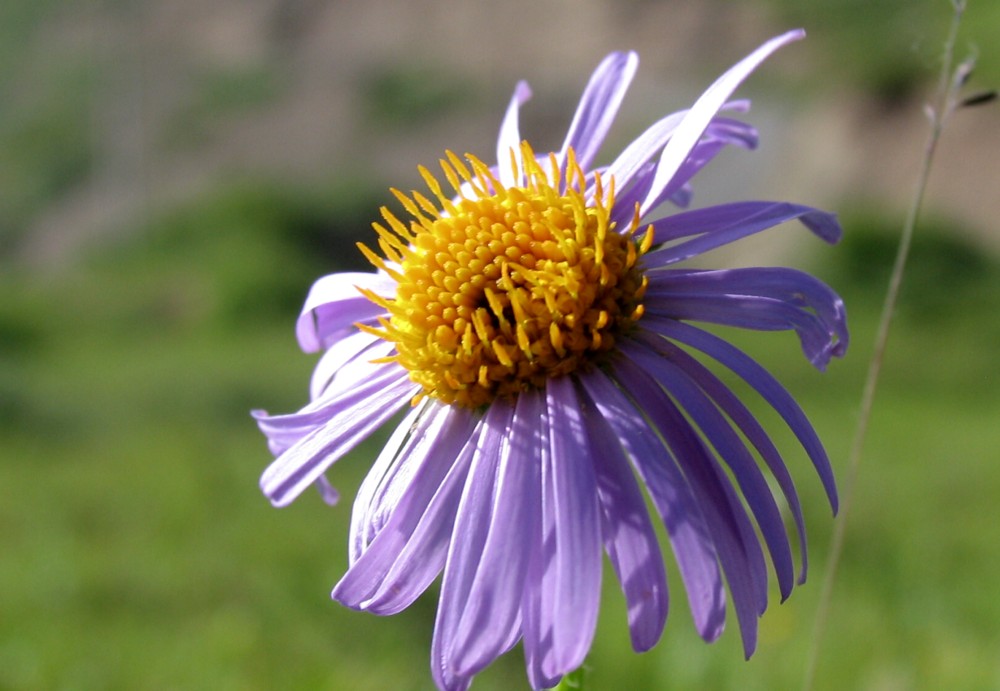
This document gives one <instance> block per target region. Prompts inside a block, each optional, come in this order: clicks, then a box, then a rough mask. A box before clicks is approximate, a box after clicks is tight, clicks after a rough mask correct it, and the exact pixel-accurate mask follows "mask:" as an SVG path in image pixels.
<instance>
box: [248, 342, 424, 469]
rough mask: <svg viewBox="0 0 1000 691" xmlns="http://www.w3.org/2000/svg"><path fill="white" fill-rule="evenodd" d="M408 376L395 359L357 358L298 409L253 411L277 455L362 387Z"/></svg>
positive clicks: (350, 401) (349, 402) (335, 412)
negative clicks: (284, 412) (276, 412)
mask: <svg viewBox="0 0 1000 691" xmlns="http://www.w3.org/2000/svg"><path fill="white" fill-rule="evenodd" d="M405 379H408V377H407V374H406V371H405V370H404V369H403V368H401V367H400V366H399V365H397V364H395V363H391V362H390V363H382V364H372V363H370V362H367V361H362V362H354V363H353V366H352V367H350V368H345V369H342V370H341V371H340V372H339V375H338V381H337V384H338V385H339V386H337V387H330V388H328V389H327V391H326V392H324V393H325V395H324V396H323V397H322V398H319V399H316V400H314V401H312V402H311V403H309V405H307V406H305V407H303V408H302V409H301V410H299V411H298V412H297V413H291V414H287V415H268V414H267V412H265V411H263V410H254V411H252V412H251V414H252V415H253V417H254V419H255V420H256V421H257V427H258V428H259V429H260V431H261V432H263V433H264V435H265V436H266V437H267V440H268V445H269V446H270V448H271V452H272V453H273V454H274V455H275V456H278V455H281V454H282V453H284V452H285V451H287V450H288V449H289V448H290V447H291V446H292V445H293V444H295V443H297V442H298V441H299V440H301V439H302V438H303V437H305V436H306V435H307V434H309V433H310V432H313V431H314V430H316V429H317V428H319V427H322V426H325V425H326V424H327V423H328V422H329V421H330V420H331V419H332V418H333V417H334V416H335V415H338V414H340V413H341V412H342V411H343V410H344V409H345V408H349V407H351V406H352V405H353V404H354V401H356V400H358V397H359V391H378V390H380V389H382V388H383V387H385V386H389V385H391V384H394V383H396V382H399V381H403V380H405Z"/></svg>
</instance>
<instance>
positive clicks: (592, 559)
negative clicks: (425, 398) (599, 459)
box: [542, 377, 601, 676]
mask: <svg viewBox="0 0 1000 691" xmlns="http://www.w3.org/2000/svg"><path fill="white" fill-rule="evenodd" d="M546 399H547V402H548V413H549V425H550V435H551V437H550V440H549V441H550V448H551V454H552V455H551V459H550V462H551V464H552V495H553V496H552V500H553V505H552V506H551V507H550V508H549V509H547V510H548V511H550V512H551V517H552V520H553V525H554V542H555V553H554V555H553V557H554V559H553V561H552V564H551V566H550V568H552V569H554V573H555V581H554V583H553V591H552V592H551V593H546V592H544V591H543V600H542V607H543V608H549V609H551V611H552V625H553V630H552V639H553V666H552V668H550V669H548V670H543V671H544V672H545V673H546V675H548V676H558V675H560V674H565V673H567V672H570V671H572V670H574V669H576V668H577V667H579V666H580V665H581V664H583V659H584V658H585V657H586V655H587V651H588V650H589V649H590V643H591V641H592V640H593V637H594V629H595V626H596V624H597V610H598V603H599V601H600V590H601V538H600V535H601V532H600V531H601V526H600V519H599V514H598V505H597V481H596V478H595V477H594V459H593V455H592V452H591V450H590V447H589V444H588V441H587V434H586V431H585V429H584V424H585V421H584V419H583V416H582V413H581V410H580V401H579V399H578V398H577V395H576V392H575V391H574V388H573V382H572V379H570V378H569V377H554V378H552V379H549V380H548V382H547V383H546ZM547 595H548V596H549V597H550V598H551V599H547V598H546V596H547Z"/></svg>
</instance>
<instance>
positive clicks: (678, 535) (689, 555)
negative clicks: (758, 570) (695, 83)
mask: <svg viewBox="0 0 1000 691" xmlns="http://www.w3.org/2000/svg"><path fill="white" fill-rule="evenodd" d="M644 376H645V375H644ZM581 381H582V382H583V384H584V386H585V387H586V388H587V391H588V393H589V394H590V398H591V399H592V400H593V402H594V405H595V406H596V407H597V409H598V410H599V411H600V413H601V415H602V416H603V417H604V419H605V420H606V421H607V423H608V424H609V425H610V426H611V428H612V429H613V430H614V432H615V436H616V437H617V438H618V439H619V440H621V442H622V444H623V445H624V446H625V448H626V450H627V451H628V453H629V456H630V457H631V459H632V463H633V464H634V465H635V468H636V471H637V472H638V473H639V476H640V477H641V478H642V481H643V482H644V483H645V484H646V487H647V488H648V489H649V495H650V497H651V498H652V500H653V503H654V505H655V506H656V510H657V512H658V513H659V514H660V516H661V517H662V518H663V523H664V525H665V526H666V528H667V535H668V537H669V538H670V543H671V545H672V546H673V551H674V556H675V558H676V560H677V565H678V568H679V569H680V572H681V577H682V578H683V580H684V589H685V591H686V592H687V598H688V602H689V604H690V609H691V616H692V618H693V619H694V625H695V629H697V631H698V633H699V635H701V636H702V638H704V639H705V640H706V641H714V640H715V639H717V638H718V637H719V635H720V634H721V633H722V629H723V626H724V624H725V617H726V593H725V590H724V589H723V587H722V575H721V574H720V573H719V565H718V561H717V554H716V551H715V545H714V544H713V542H712V538H711V536H710V535H709V529H708V525H707V524H706V522H705V517H704V515H703V514H702V511H701V508H700V507H699V506H698V503H697V502H696V501H695V498H694V496H693V495H692V494H691V488H690V486H689V485H688V482H687V480H685V479H684V476H683V475H682V474H681V472H680V470H679V469H678V468H677V465H676V461H675V460H674V458H673V456H672V455H671V453H670V451H669V450H668V449H667V448H666V447H664V446H663V442H662V441H661V439H660V438H659V437H658V436H657V434H656V432H655V431H654V430H653V429H651V428H650V426H649V424H648V423H647V422H646V420H645V419H644V418H643V416H642V414H641V413H640V412H639V411H638V410H636V408H635V406H634V405H633V404H632V403H631V402H630V401H629V400H628V399H627V398H626V397H625V395H624V394H623V393H622V391H621V390H620V389H619V388H618V387H617V386H615V384H614V383H612V382H611V380H609V379H608V378H607V376H606V375H604V374H603V373H602V372H600V371H599V370H598V371H594V372H592V373H590V374H589V375H588V376H586V377H583V378H582V379H581ZM621 385H622V387H623V388H625V389H626V390H630V389H631V388H632V387H631V386H630V384H629V382H628V380H627V379H623V380H621Z"/></svg>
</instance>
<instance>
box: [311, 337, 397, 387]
mask: <svg viewBox="0 0 1000 691" xmlns="http://www.w3.org/2000/svg"><path fill="white" fill-rule="evenodd" d="M380 344H384V345H387V346H389V347H388V348H386V347H382V348H378V347H377V346H379V345H380ZM394 349H395V345H394V344H392V343H389V342H388V341H383V340H382V339H381V338H379V337H378V336H373V335H372V334H368V333H365V332H363V331H355V332H354V333H351V334H349V335H347V336H344V337H343V338H341V339H339V340H337V341H336V342H335V343H333V344H332V345H331V346H330V348H329V349H328V350H327V351H326V352H325V353H323V355H322V356H321V357H320V359H319V362H318V363H316V368H315V369H314V370H313V374H312V378H311V379H310V382H309V398H310V400H312V401H315V400H316V399H318V398H322V397H328V396H329V395H331V392H330V385H331V383H332V382H333V381H334V379H338V380H339V381H340V382H343V381H345V379H346V378H347V377H351V376H359V375H360V376H363V375H361V373H362V372H363V371H364V370H365V369H366V367H365V365H369V366H371V367H375V366H376V365H371V360H375V359H378V358H382V357H386V356H387V355H389V354H390V353H391V352H392V351H393V350H394Z"/></svg>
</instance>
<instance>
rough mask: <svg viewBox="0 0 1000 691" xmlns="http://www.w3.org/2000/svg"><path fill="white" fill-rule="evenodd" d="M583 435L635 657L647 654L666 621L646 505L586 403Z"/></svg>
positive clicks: (609, 433) (612, 438) (608, 432)
mask: <svg viewBox="0 0 1000 691" xmlns="http://www.w3.org/2000/svg"><path fill="white" fill-rule="evenodd" d="M585 410H588V411H589V412H590V414H589V415H587V426H586V429H587V433H588V437H589V440H590V448H591V451H592V453H593V456H594V461H595V469H596V471H597V491H598V498H599V499H600V502H601V509H602V519H603V520H602V521H601V524H602V530H601V532H602V534H603V537H604V546H605V549H606V551H607V553H608V557H609V558H610V559H611V564H612V566H613V567H614V569H615V573H616V574H617V576H618V581H619V582H620V583H621V586H622V590H623V592H624V594H625V601H626V603H627V604H628V622H629V633H630V634H631V637H632V647H633V648H635V650H637V651H640V652H641V651H645V650H649V649H650V648H652V647H653V646H654V645H655V644H656V642H657V641H658V640H659V639H660V635H661V634H662V633H663V626H664V624H665V623H666V621H667V605H668V596H667V576H666V572H665V571H664V569H663V555H662V554H661V553H660V546H659V542H658V541H657V539H656V533H655V532H654V531H653V526H652V523H651V522H650V520H649V512H648V511H647V510H646V502H645V500H644V499H643V497H642V492H641V491H640V490H639V486H638V485H637V484H636V481H635V476H634V475H633V474H632V470H631V468H629V463H628V459H627V458H626V457H625V452H624V450H623V449H622V444H621V441H620V440H619V439H618V437H617V435H616V434H615V431H614V430H613V429H612V428H611V426H610V425H609V424H608V422H607V421H606V420H605V419H604V418H603V416H602V415H601V413H599V412H597V409H596V407H595V406H594V405H593V404H592V403H591V402H590V401H589V400H588V401H587V405H586V407H585Z"/></svg>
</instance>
